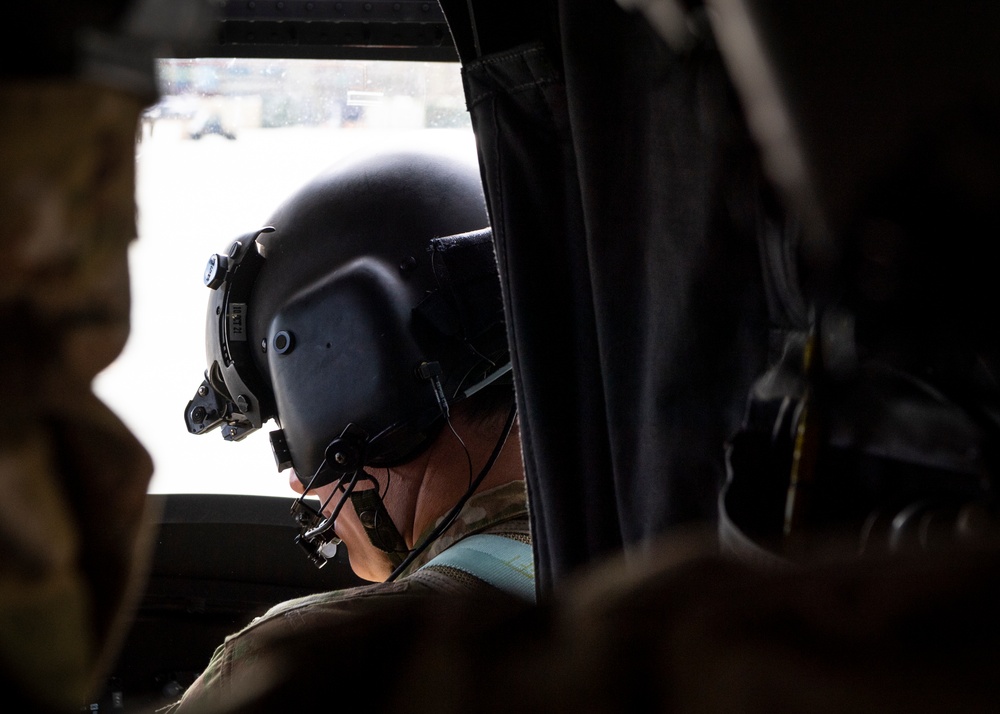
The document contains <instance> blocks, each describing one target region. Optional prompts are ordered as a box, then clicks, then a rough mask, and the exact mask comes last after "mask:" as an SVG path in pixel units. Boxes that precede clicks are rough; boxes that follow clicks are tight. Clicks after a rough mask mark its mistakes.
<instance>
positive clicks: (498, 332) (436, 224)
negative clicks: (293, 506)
mask: <svg viewBox="0 0 1000 714" xmlns="http://www.w3.org/2000/svg"><path fill="white" fill-rule="evenodd" d="M204 280H205V284H206V285H207V286H208V287H209V288H210V289H211V295H210V299H209V306H208V315H207V332H206V347H207V362H208V368H207V370H206V372H205V376H204V380H203V381H202V383H201V385H200V386H199V387H198V390H197V393H196V394H195V396H194V398H193V399H192V400H191V401H190V402H189V403H188V405H187V407H186V410H185V422H186V424H187V428H188V430H189V431H190V432H191V433H193V434H202V433H206V432H208V431H211V430H213V429H214V428H216V427H221V428H222V434H223V437H224V438H225V439H227V440H231V441H238V440H240V439H242V438H244V437H245V436H246V435H247V434H249V433H251V432H253V431H255V430H257V429H259V428H260V427H261V426H262V425H263V424H264V423H265V422H267V421H268V420H272V419H273V420H274V421H275V422H276V424H277V425H278V428H277V429H276V430H274V431H272V432H271V444H272V448H273V450H274V454H275V460H276V464H277V467H278V469H279V471H280V470H283V469H286V468H288V467H294V468H295V471H296V474H297V475H298V477H299V479H300V480H301V481H302V482H303V483H306V484H310V485H312V486H313V487H315V486H319V485H322V484H324V483H329V482H331V481H333V480H335V479H338V478H343V476H344V474H349V473H352V472H355V471H357V470H358V469H360V468H361V467H362V466H365V465H370V466H392V465H396V464H399V463H405V462H406V461H408V460H410V459H412V458H413V457H414V456H415V455H416V454H418V453H419V452H420V451H422V450H423V449H424V448H425V447H426V446H427V445H428V444H429V443H430V441H431V440H432V439H433V438H434V436H436V434H437V432H438V430H439V429H440V428H441V426H442V425H443V423H444V419H445V417H446V416H447V414H448V409H449V406H450V405H451V404H454V403H456V402H458V401H461V400H462V399H465V398H466V397H468V396H470V395H471V394H472V393H474V392H476V391H477V390H479V389H481V388H482V387H484V386H486V385H488V384H490V383H491V382H493V381H495V380H496V379H498V378H500V377H502V376H503V375H505V374H506V373H507V372H509V370H510V357H509V353H508V350H507V341H506V328H505V325H504V320H503V304H502V299H501V293H500V282H499V278H498V275H497V267H496V258H495V255H494V251H493V243H492V236H491V233H490V230H489V227H488V218H487V213H486V204H485V199H484V196H483V190H482V183H481V180H480V175H479V172H478V167H477V166H476V165H475V164H474V163H465V162H462V161H459V160H456V159H453V158H448V157H444V156H440V155H432V154H426V153H422V152H392V153H382V154H373V155H364V156H361V157H355V158H354V159H350V160H345V161H343V162H341V163H339V164H337V165H335V166H334V167H332V168H331V169H329V170H327V171H325V172H323V173H322V174H320V175H319V176H317V177H316V178H315V179H313V180H312V181H310V182H309V183H308V184H306V185H305V186H304V187H302V188H301V189H300V190H299V191H298V192H296V193H295V194H294V195H293V196H291V197H290V198H289V199H288V200H287V201H286V202H285V203H283V204H282V205H281V206H280V207H279V208H278V209H277V210H276V211H275V212H274V214H273V215H272V216H271V217H270V219H269V220H268V221H267V222H266V225H264V226H263V227H261V228H260V229H258V230H256V231H253V232H251V233H248V234H246V235H244V236H241V237H239V238H237V239H236V240H234V241H233V242H232V243H231V244H230V245H229V247H228V249H227V250H226V251H225V252H223V253H219V254H216V255H213V256H211V258H210V259H209V261H208V265H207V267H206V269H205V276H204Z"/></svg>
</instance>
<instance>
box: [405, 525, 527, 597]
mask: <svg viewBox="0 0 1000 714" xmlns="http://www.w3.org/2000/svg"><path fill="white" fill-rule="evenodd" d="M428 565H447V566H449V567H451V568H457V569H458V570H461V571H464V572H466V573H468V574H469V575H474V576H475V577H477V578H479V579H480V580H483V581H485V582H487V583H489V584H490V585H492V586H494V587H496V588H498V589H500V590H503V591H504V592H507V593H510V594H511V595H516V596H517V597H520V598H523V599H524V600H529V601H531V602H534V601H535V559H534V555H533V553H532V551H531V545H529V544H528V543H522V542H521V541H518V540H514V539H513V538H504V537H503V536H498V535H490V534H487V533H480V534H478V535H473V536H469V537H468V538H463V539H462V540H460V541H459V542H458V543H455V545H453V546H451V547H450V548H448V550H446V551H444V552H442V553H439V554H438V555H437V556H435V557H434V558H432V559H431V560H430V561H428V562H427V563H426V564H424V565H423V566H422V568H421V569H423V568H426V567H427V566H428Z"/></svg>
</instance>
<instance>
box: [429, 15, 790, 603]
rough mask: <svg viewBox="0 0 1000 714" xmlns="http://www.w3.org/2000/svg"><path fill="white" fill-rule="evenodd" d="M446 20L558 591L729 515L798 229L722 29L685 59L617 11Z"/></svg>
mask: <svg viewBox="0 0 1000 714" xmlns="http://www.w3.org/2000/svg"><path fill="white" fill-rule="evenodd" d="M442 7H443V9H444V11H445V15H446V17H447V19H448V22H449V27H450V28H451V31H452V34H453V36H454V38H455V41H456V45H457V47H458V51H459V55H460V58H461V60H462V65H463V76H464V80H465V87H466V94H467V101H468V108H469V111H470V112H471V115H472V121H473V127H474V129H475V132H476V137H477V142H478V147H479V153H480V164H481V168H482V172H483V180H484V184H485V186H486V191H487V196H488V202H489V208H490V214H491V222H492V226H493V231H494V236H495V241H496V247H497V251H498V260H499V265H500V272H501V276H502V281H503V288H504V299H505V307H506V309H507V311H508V315H509V338H510V341H511V348H512V354H513V359H514V366H515V375H516V376H515V379H516V387H517V395H518V407H519V412H520V428H521V434H522V440H523V444H524V446H523V449H524V456H525V462H526V463H525V467H526V476H527V482H528V488H529V496H530V504H531V514H532V526H533V529H534V533H535V539H534V542H535V544H536V568H537V573H538V582H539V588H540V591H542V592H545V591H547V590H551V589H552V588H554V587H555V586H557V585H558V584H559V582H560V581H562V580H563V579H564V578H565V577H566V576H568V575H569V574H570V573H571V572H573V571H574V570H576V569H577V568H578V567H579V566H582V565H584V564H587V563H589V562H592V561H594V560H597V559H599V558H601V557H602V556H603V555H606V554H609V553H611V552H615V551H619V550H621V549H623V548H624V549H626V551H628V550H630V549H632V548H640V549H641V548H642V546H643V544H645V543H648V542H650V540H651V539H652V537H653V536H655V535H657V534H660V533H663V532H664V531H666V530H668V529H670V528H672V527H674V526H677V525H680V524H685V523H690V522H693V521H700V522H704V521H713V520H714V519H715V517H716V499H717V496H718V493H719V489H720V486H721V485H722V483H723V480H724V446H725V442H726V440H727V438H728V437H729V436H730V435H731V434H732V433H733V431H734V430H735V429H736V428H737V426H738V424H739V422H740V418H741V416H742V411H743V406H744V404H745V401H746V395H747V390H748V387H749V385H750V383H751V381H752V379H753V377H754V376H756V375H757V374H758V373H759V372H760V371H761V369H762V366H763V365H764V363H765V359H766V356H767V348H768V333H769V328H770V325H769V312H773V310H771V311H769V308H768V296H767V291H766V289H765V285H764V281H763V278H762V271H761V263H760V255H759V250H758V246H759V245H760V244H761V242H762V241H764V240H765V239H766V237H767V236H771V237H774V236H775V235H780V233H781V231H782V230H783V229H782V225H783V219H782V217H781V215H780V214H779V212H778V211H777V210H774V209H773V206H774V205H775V204H774V203H773V201H771V200H770V197H769V189H768V187H767V184H766V182H765V181H764V180H763V178H762V175H761V171H760V169H759V163H758V160H757V156H756V153H755V149H754V144H753V142H752V141H751V139H750V137H749V135H748V132H747V129H746V126H745V123H744V120H743V115H742V111H741V109H740V106H739V104H738V102H737V100H736V98H735V95H734V93H733V91H732V89H731V86H730V82H729V79H728V75H727V73H726V71H725V69H724V67H723V65H722V62H721V60H720V56H719V54H718V52H717V51H716V50H715V48H714V47H713V45H712V42H711V40H710V33H708V32H707V26H705V25H702V29H703V30H706V31H705V32H704V33H702V34H700V36H699V35H698V34H695V35H693V36H692V39H693V42H691V43H689V44H688V45H687V46H686V47H684V48H683V49H675V48H672V47H671V46H670V45H668V44H667V43H666V42H665V41H664V40H663V39H662V38H661V37H660V36H659V35H658V34H657V33H656V32H655V31H654V30H653V29H652V27H651V26H650V24H649V23H648V22H647V20H646V19H645V18H644V17H643V16H642V15H640V14H638V13H633V12H629V11H627V10H625V9H623V8H622V7H620V6H619V5H617V4H616V3H614V2H612V1H611V0H571V1H569V2H562V1H558V0H552V1H550V2H537V0H527V1H525V2H515V3H504V4H503V5H502V11H501V9H500V7H501V6H500V5H498V4H496V3H492V2H478V1H476V0H472V1H471V2H468V3H467V2H465V0H445V2H442ZM691 17H692V18H693V19H695V20H697V19H698V18H699V17H700V16H699V15H697V14H693V15H692V16H691ZM695 29H696V30H697V27H695Z"/></svg>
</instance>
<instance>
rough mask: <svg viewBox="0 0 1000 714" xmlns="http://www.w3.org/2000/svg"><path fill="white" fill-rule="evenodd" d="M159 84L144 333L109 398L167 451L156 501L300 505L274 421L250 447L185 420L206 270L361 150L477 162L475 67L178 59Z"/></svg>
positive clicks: (155, 446) (141, 160)
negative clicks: (429, 152)
mask: <svg viewBox="0 0 1000 714" xmlns="http://www.w3.org/2000/svg"><path fill="white" fill-rule="evenodd" d="M158 77H159V81H160V90H161V99H160V101H158V102H157V103H156V104H155V105H153V106H151V107H150V108H149V109H148V110H147V111H146V112H145V113H144V115H143V118H142V121H141V126H140V127H139V132H138V139H137V143H136V170H137V177H136V204H137V208H138V240H136V241H135V243H134V244H133V245H132V247H131V248H130V253H129V267H130V271H131V288H132V313H131V315H132V329H131V334H130V338H129V341H128V343H127V345H126V347H125V349H124V351H123V352H122V354H121V356H120V357H119V359H118V360H117V361H116V362H115V363H114V364H112V365H111V366H110V367H108V369H106V370H105V371H104V372H102V373H101V374H100V375H98V377H97V379H96V380H95V383H94V389H95V391H96V392H97V394H98V396H100V397H101V398H102V399H103V400H104V401H105V402H106V403H107V404H108V405H109V406H110V407H111V408H112V409H113V410H114V411H115V412H116V413H117V414H118V415H119V416H120V417H121V418H122V420H123V421H124V422H125V423H126V424H127V425H128V426H129V428H130V429H131V430H132V431H133V433H135V434H136V436H137V437H138V438H139V439H140V441H142V443H143V444H144V445H145V446H146V448H147V449H148V450H149V451H150V453H151V454H152V456H153V460H154V465H155V473H154V476H153V480H152V482H151V484H150V489H149V490H150V492H151V493H246V494H259V495H283V496H291V495H292V492H291V490H290V489H289V488H288V485H287V472H286V473H281V474H279V473H278V471H277V469H276V467H275V466H274V459H273V457H272V454H271V449H270V445H269V442H268V439H267V432H268V431H270V430H271V429H273V428H276V427H275V425H274V424H273V423H270V424H265V426H264V428H263V429H260V430H259V431H257V432H255V433H254V434H251V435H250V436H249V437H247V438H246V439H245V440H244V441H242V442H240V443H230V442H225V441H224V440H223V439H222V437H221V435H220V433H219V431H218V430H216V431H213V432H211V433H209V434H206V435H203V436H193V435H191V434H189V433H188V432H187V429H186V428H185V426H184V418H183V414H184V408H185V406H186V405H187V402H188V401H189V400H190V399H191V397H192V396H193V395H194V392H195V389H196V388H197V386H198V384H199V383H200V381H201V378H202V375H203V373H204V371H205V368H206V358H205V310H206V308H207V302H208V289H207V288H206V287H205V285H204V283H203V281H202V275H203V272H204V267H205V263H206V261H207V259H208V258H209V256H210V255H211V254H213V253H216V252H219V251H220V250H222V249H224V248H225V247H226V246H228V244H229V242H230V241H232V240H233V239H234V238H236V237H237V236H239V235H242V234H244V233H247V232H250V231H254V230H256V229H258V228H261V227H262V226H264V225H265V224H266V221H267V218H268V217H269V216H270V215H271V213H272V212H273V211H274V209H275V208H277V207H278V205H279V204H280V203H281V202H282V201H284V199H285V198H287V197H288V196H289V195H291V194H292V193H293V192H294V191H295V190H296V189H297V188H299V187H300V186H301V185H302V184H304V183H305V182H307V181H308V180H309V179H311V178H312V177H313V176H315V175H316V174H317V173H319V172H320V171H321V170H323V169H324V168H326V167H327V166H329V165H330V164H332V163H334V162H336V161H337V160H338V159H340V158H342V157H344V156H346V155H348V154H351V153H354V152H357V151H362V150H365V149H369V148H376V147H385V148H400V147H420V148H437V149H438V150H440V151H443V152H446V153H451V154H459V155H462V156H465V157H467V158H469V159H470V160H474V159H475V142H474V139H473V134H472V129H471V125H470V123H469V117H468V113H467V112H466V109H465V99H464V95H463V93H462V85H461V77H460V72H459V66H458V65H457V64H455V63H445V62H401V61H391V62H385V61H383V62H378V61H367V60H271V59H218V58H212V59H164V60H160V61H159V62H158Z"/></svg>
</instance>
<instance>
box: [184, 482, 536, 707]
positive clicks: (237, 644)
mask: <svg viewBox="0 0 1000 714" xmlns="http://www.w3.org/2000/svg"><path fill="white" fill-rule="evenodd" d="M435 525H436V524H433V525H432V526H430V527H429V528H428V529H427V531H425V534H426V533H427V532H429V531H430V530H431V529H432V528H433V527H434V526H435ZM478 533H487V534H493V535H502V536H505V537H508V538H513V539H515V540H518V541H521V542H523V543H530V542H531V536H530V532H529V526H528V509H527V496H526V492H525V487H524V482H523V481H515V482H512V483H509V484H505V485H503V486H498V487H496V488H493V489H491V490H489V491H485V492H483V493H480V494H476V495H475V496H473V497H472V498H470V499H469V502H468V503H467V504H466V505H465V507H464V508H463V509H462V511H461V513H460V514H459V516H458V518H457V520H456V522H455V523H454V524H453V525H452V526H451V527H450V528H449V529H448V530H447V531H446V532H445V533H444V534H443V535H442V536H441V537H440V538H438V539H437V540H435V541H434V542H433V543H432V544H431V546H430V547H429V548H428V549H427V550H426V551H425V552H423V553H422V554H421V555H420V556H419V557H417V558H416V559H414V561H413V562H412V563H411V564H410V565H409V566H408V567H407V569H406V570H405V571H404V572H403V573H402V574H401V575H400V576H399V577H398V578H397V579H396V580H394V581H393V582H389V583H373V584H371V585H363V586H360V587H355V588H347V589H344V590H338V591H334V592H324V593H318V594H316V595H308V596H306V597H302V598H297V599H295V600H289V601H288V602H284V603H281V604H279V605H276V606H275V607H273V608H271V609H270V610H269V611H268V612H267V613H265V614H264V615H263V616H262V617H259V618H257V619H255V620H254V621H253V622H252V623H250V624H249V625H248V626H247V627H245V628H244V629H243V630H241V631H240V632H237V633H236V634H233V635H230V636H229V637H227V638H226V641H225V642H224V643H223V644H222V645H220V646H219V647H218V648H217V649H216V651H215V654H214V655H213V656H212V659H211V661H210V662H209V665H208V667H207V668H206V669H205V671H204V672H203V673H202V674H201V676H200V677H199V678H198V679H197V680H196V681H195V682H194V684H192V685H191V687H190V688H189V689H188V690H187V692H185V694H184V697H183V699H182V700H181V701H180V702H179V703H177V704H175V705H174V707H172V708H171V709H170V711H183V712H188V711H197V710H200V708H201V707H207V706H210V705H215V704H218V702H220V701H223V700H227V699H231V698H233V697H234V696H236V697H237V698H241V697H243V696H252V692H250V691H245V687H246V682H247V680H248V679H251V678H248V677H247V676H246V674H245V671H246V670H248V669H249V670H252V669H253V667H254V664H255V663H256V662H257V660H258V659H259V658H260V657H266V656H267V654H268V650H269V647H270V644H271V643H272V642H275V641H279V640H283V639H285V638H286V637H289V636H292V637H294V636H295V635H296V634H301V633H303V632H310V631H317V632H321V631H325V630H331V629H336V628H337V627H338V626H346V625H347V624H348V623H349V622H351V621H352V620H353V621H357V620H358V619H361V618H363V617H364V616H365V615H366V614H367V613H370V612H372V611H374V610H378V609H381V608H384V607H386V606H391V605H392V603H395V602H398V603H400V604H402V603H404V602H408V601H411V600H413V599H420V598H423V597H425V596H426V595H428V594H434V593H436V594H440V595H449V596H463V597H464V596H472V597H480V596H484V595H486V596H489V595H495V594H496V589H495V588H494V587H493V586H491V585H488V584H486V583H485V582H483V581H482V580H479V579H478V578H476V577H473V576H471V575H468V574H466V573H465V572H463V571H461V570H457V569H455V568H451V567H448V566H439V565H436V564H434V565H430V566H428V567H422V566H424V565H426V564H427V563H428V561H430V560H431V559H432V558H434V557H435V556H437V555H438V554H440V553H442V552H443V551H445V550H447V549H448V548H450V547H451V546H452V545H454V544H455V543H457V542H458V541H460V540H462V539H464V538H466V537H468V536H470V535H474V534H478ZM344 654H345V655H347V654H348V653H344ZM234 680H237V681H241V682H243V684H242V685H241V687H240V691H236V688H235V687H234V686H233V681H234Z"/></svg>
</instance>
